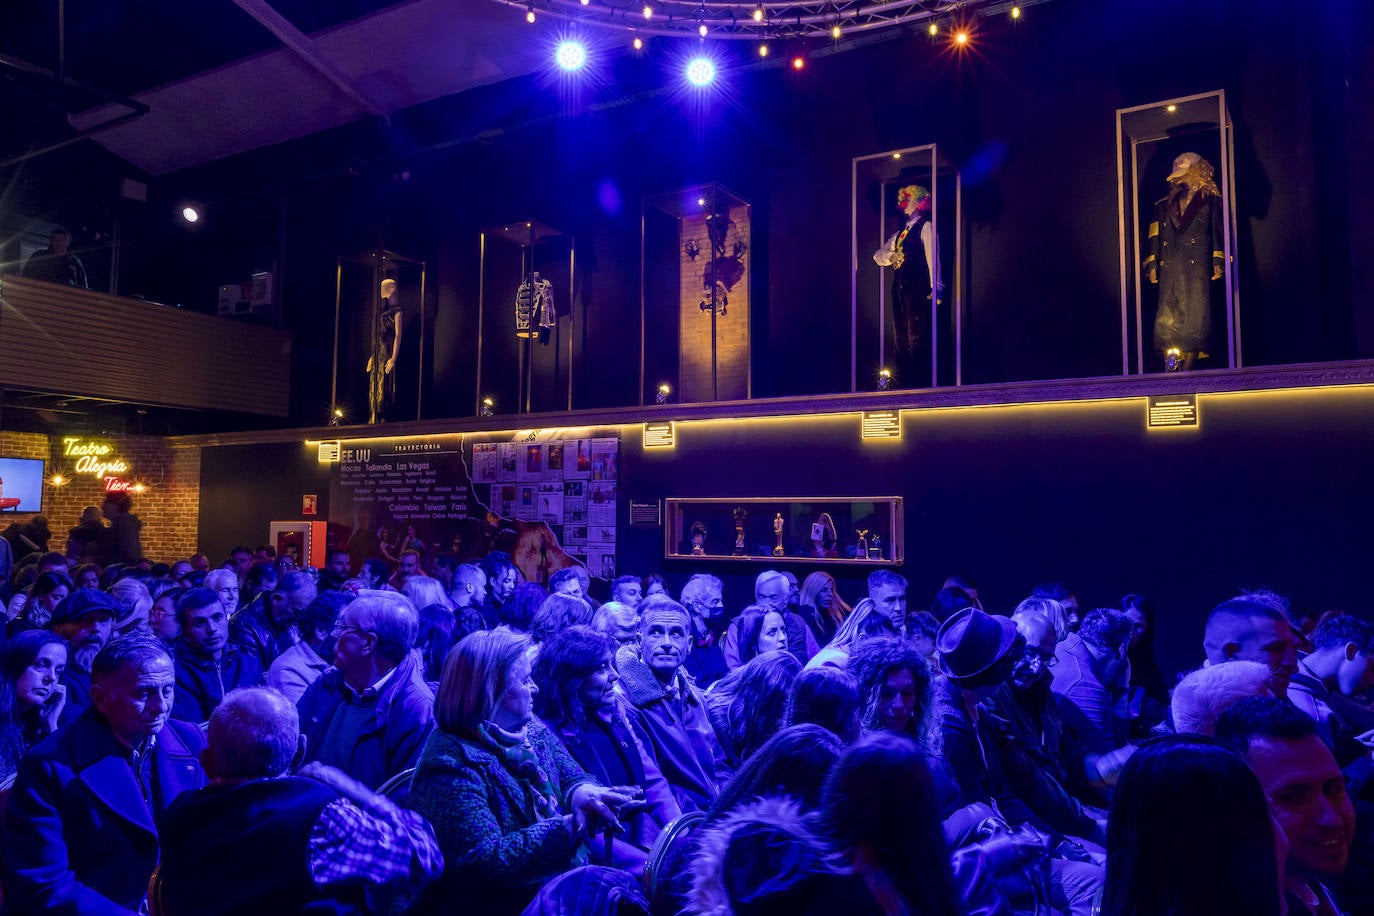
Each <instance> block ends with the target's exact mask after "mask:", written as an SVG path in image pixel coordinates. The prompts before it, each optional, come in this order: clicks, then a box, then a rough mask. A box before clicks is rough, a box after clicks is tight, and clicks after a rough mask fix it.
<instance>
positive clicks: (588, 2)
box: [582, 0, 592, 6]
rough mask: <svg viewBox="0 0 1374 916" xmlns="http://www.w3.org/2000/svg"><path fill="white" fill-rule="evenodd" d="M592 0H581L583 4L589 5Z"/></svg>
mask: <svg viewBox="0 0 1374 916" xmlns="http://www.w3.org/2000/svg"><path fill="white" fill-rule="evenodd" d="M591 3H592V0H582V5H583V6H591Z"/></svg>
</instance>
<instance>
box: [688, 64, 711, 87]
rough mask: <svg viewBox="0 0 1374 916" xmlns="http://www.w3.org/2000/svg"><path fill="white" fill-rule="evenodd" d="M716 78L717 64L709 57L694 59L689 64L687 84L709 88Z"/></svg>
mask: <svg viewBox="0 0 1374 916" xmlns="http://www.w3.org/2000/svg"><path fill="white" fill-rule="evenodd" d="M715 78H716V65H715V62H713V61H712V60H711V58H709V57H694V58H692V59H691V60H690V61H688V63H687V82H689V83H691V84H692V85H693V86H703V87H704V86H709V85H711V83H712V82H714V81H715Z"/></svg>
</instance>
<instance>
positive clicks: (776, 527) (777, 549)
mask: <svg viewBox="0 0 1374 916" xmlns="http://www.w3.org/2000/svg"><path fill="white" fill-rule="evenodd" d="M782 524H783V523H782V513H781V512H779V513H778V514H777V515H775V516H773V536H774V537H775V538H777V539H778V543H777V545H776V546H774V547H773V556H775V557H780V556H782Z"/></svg>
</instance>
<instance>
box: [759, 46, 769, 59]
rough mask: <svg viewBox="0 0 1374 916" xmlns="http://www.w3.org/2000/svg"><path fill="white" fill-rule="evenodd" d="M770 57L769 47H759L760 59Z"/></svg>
mask: <svg viewBox="0 0 1374 916" xmlns="http://www.w3.org/2000/svg"><path fill="white" fill-rule="evenodd" d="M767 56H768V45H759V57H767Z"/></svg>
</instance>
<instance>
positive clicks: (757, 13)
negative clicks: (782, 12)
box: [754, 5, 763, 22]
mask: <svg viewBox="0 0 1374 916" xmlns="http://www.w3.org/2000/svg"><path fill="white" fill-rule="evenodd" d="M754 21H755V22H762V21H763V6H762V5H759V6H756V7H754Z"/></svg>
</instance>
